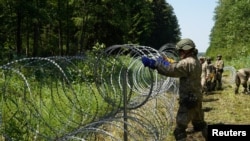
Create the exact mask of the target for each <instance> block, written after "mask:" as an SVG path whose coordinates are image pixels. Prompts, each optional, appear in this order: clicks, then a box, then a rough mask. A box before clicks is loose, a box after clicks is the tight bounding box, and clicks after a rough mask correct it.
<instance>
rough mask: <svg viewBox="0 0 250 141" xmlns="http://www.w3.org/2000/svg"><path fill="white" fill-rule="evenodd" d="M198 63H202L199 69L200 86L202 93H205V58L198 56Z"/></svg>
mask: <svg viewBox="0 0 250 141" xmlns="http://www.w3.org/2000/svg"><path fill="white" fill-rule="evenodd" d="M200 63H201V65H202V67H201V68H202V69H201V87H202V93H205V94H206V93H207V81H206V77H207V61H206V60H205V57H200Z"/></svg>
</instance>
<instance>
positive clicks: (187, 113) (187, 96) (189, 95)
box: [156, 39, 207, 141]
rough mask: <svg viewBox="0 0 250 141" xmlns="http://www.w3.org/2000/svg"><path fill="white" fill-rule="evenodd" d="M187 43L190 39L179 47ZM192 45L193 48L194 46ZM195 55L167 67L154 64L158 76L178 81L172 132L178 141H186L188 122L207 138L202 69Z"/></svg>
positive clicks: (183, 41)
mask: <svg viewBox="0 0 250 141" xmlns="http://www.w3.org/2000/svg"><path fill="white" fill-rule="evenodd" d="M188 41H190V39H189V40H185V39H183V40H181V41H180V42H181V45H184V46H185V45H187V44H188V43H186V42H188ZM180 42H179V43H180ZM192 43H193V42H192ZM192 45H193V48H194V47H195V46H194V44H192ZM177 46H178V43H177ZM177 49H178V48H177ZM194 49H195V48H194ZM195 50H196V49H195ZM196 51H197V50H196ZM196 55H197V54H192V55H190V56H187V57H186V58H183V59H181V60H180V61H179V62H176V63H173V64H170V65H169V66H165V65H164V64H162V63H160V62H156V69H157V71H158V73H159V74H162V75H165V76H169V77H178V78H179V80H180V81H179V83H180V85H179V109H178V111H177V117H176V124H177V125H176V128H175V130H174V135H175V138H176V140H178V141H183V140H186V136H187V134H186V128H187V126H188V123H189V122H192V124H193V127H194V130H195V131H202V133H203V136H204V137H205V138H206V136H207V124H206V122H205V121H204V113H203V110H202V99H203V95H202V92H201V90H202V87H201V70H202V68H201V64H200V62H199V59H198V58H197V56H196Z"/></svg>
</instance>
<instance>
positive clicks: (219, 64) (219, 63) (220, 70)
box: [214, 54, 224, 90]
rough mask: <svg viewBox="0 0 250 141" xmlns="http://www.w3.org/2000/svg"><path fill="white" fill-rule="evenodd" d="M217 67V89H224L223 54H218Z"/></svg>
mask: <svg viewBox="0 0 250 141" xmlns="http://www.w3.org/2000/svg"><path fill="white" fill-rule="evenodd" d="M214 66H215V68H216V82H215V84H216V85H218V86H217V90H222V73H223V68H224V61H223V60H222V55H220V54H218V55H217V60H216V61H215V65H214Z"/></svg>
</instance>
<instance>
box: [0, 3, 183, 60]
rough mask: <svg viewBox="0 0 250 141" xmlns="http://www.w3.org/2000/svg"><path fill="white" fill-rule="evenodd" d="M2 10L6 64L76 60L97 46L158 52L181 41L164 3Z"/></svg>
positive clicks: (33, 5) (33, 6)
mask: <svg viewBox="0 0 250 141" xmlns="http://www.w3.org/2000/svg"><path fill="white" fill-rule="evenodd" d="M0 7H1V16H0V20H1V23H0V29H1V33H0V37H1V38H0V49H1V50H2V52H1V53H0V58H1V60H4V61H5V60H6V61H7V60H8V59H12V58H13V56H18V57H20V56H56V55H75V54H79V53H82V52H85V51H87V50H92V49H93V46H95V45H96V43H98V42H100V43H104V44H105V45H106V46H110V45H114V44H125V43H134V44H142V45H147V46H151V45H152V46H153V47H159V46H161V45H163V44H165V43H169V42H175V41H176V40H178V39H179V35H180V29H179V27H178V23H177V20H176V17H175V15H174V14H173V9H172V7H171V6H170V5H168V3H166V2H165V1H164V0H156V1H149V0H137V1H134V0H127V1H126V2H125V1H122V0H102V1H89V0H84V1H81V0H74V1H66V0H52V1H30V2H25V1H6V0H2V1H0ZM156 37H157V38H156ZM155 39H157V40H155Z"/></svg>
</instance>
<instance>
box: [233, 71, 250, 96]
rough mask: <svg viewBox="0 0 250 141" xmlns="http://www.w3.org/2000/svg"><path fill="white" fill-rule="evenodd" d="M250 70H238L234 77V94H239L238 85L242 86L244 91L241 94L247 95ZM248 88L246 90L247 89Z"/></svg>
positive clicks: (249, 90) (249, 89) (249, 88)
mask: <svg viewBox="0 0 250 141" xmlns="http://www.w3.org/2000/svg"><path fill="white" fill-rule="evenodd" d="M249 83H250V68H242V69H239V70H238V71H237V72H236V76H235V84H236V87H235V91H234V92H235V94H237V93H239V87H240V85H242V86H243V88H244V91H243V93H245V94H246V93H249V92H250V84H249ZM247 86H248V89H247Z"/></svg>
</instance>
